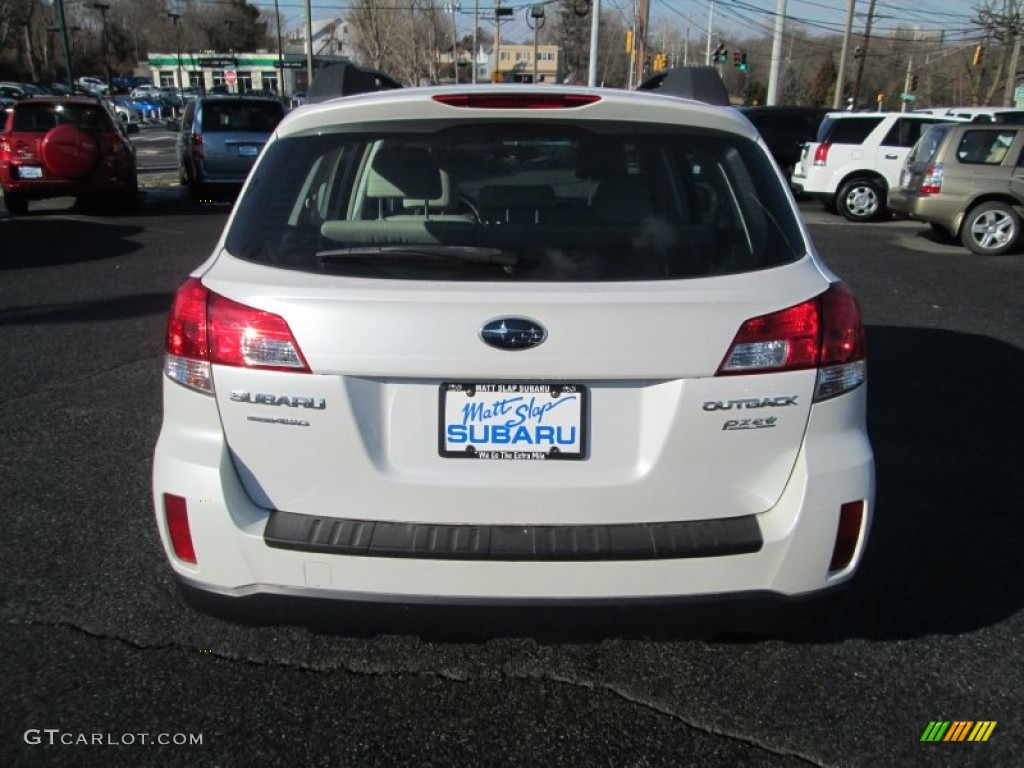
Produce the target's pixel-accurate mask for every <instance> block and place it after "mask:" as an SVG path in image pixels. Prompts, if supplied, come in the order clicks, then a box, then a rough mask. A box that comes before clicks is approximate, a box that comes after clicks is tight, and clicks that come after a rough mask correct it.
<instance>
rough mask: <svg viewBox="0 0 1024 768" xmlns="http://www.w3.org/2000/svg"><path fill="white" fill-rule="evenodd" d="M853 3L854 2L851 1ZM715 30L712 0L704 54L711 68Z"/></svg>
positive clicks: (706, 62)
mask: <svg viewBox="0 0 1024 768" xmlns="http://www.w3.org/2000/svg"><path fill="white" fill-rule="evenodd" d="M850 2H851V3H852V2H853V0H850ZM714 28H715V0H711V9H710V10H709V11H708V49H707V51H705V53H704V64H705V65H707V66H709V67H710V66H711V35H712V32H713V30H714Z"/></svg>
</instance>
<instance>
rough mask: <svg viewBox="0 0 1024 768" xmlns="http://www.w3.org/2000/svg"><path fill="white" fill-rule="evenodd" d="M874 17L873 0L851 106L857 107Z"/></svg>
mask: <svg viewBox="0 0 1024 768" xmlns="http://www.w3.org/2000/svg"><path fill="white" fill-rule="evenodd" d="M874 18H875V0H871V2H870V3H868V20H867V22H866V23H865V25H864V49H863V51H862V55H861V57H860V60H859V61H858V62H857V76H856V77H855V78H854V80H853V94H852V95H853V108H854V109H856V108H857V99H858V98H859V97H860V81H861V77H862V76H863V75H864V62H865V61H867V58H868V47H869V46H870V45H871V22H872V21H873V20H874Z"/></svg>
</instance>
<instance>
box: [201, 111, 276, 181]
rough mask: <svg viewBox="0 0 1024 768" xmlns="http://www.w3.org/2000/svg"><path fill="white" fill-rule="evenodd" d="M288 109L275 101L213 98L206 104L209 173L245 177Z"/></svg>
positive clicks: (204, 135) (204, 130)
mask: <svg viewBox="0 0 1024 768" xmlns="http://www.w3.org/2000/svg"><path fill="white" fill-rule="evenodd" d="M283 116H284V108H283V107H282V106H280V105H278V104H276V103H275V102H271V101H266V102H263V101H260V102H251V101H245V100H241V101H233V100H230V99H224V100H219V99H218V100H211V101H209V102H207V103H206V104H204V105H203V111H202V129H201V134H202V151H203V163H204V166H205V170H206V172H207V173H208V174H211V175H213V176H216V175H229V176H230V175H237V176H242V177H244V176H245V174H247V173H248V172H249V170H250V169H251V168H252V166H253V163H254V162H255V161H256V158H257V157H258V156H259V153H260V151H261V150H262V149H263V146H264V145H265V144H266V143H267V139H268V138H269V137H270V134H271V132H272V131H273V129H274V126H276V125H277V123H278V122H279V121H280V120H281V118H282V117H283Z"/></svg>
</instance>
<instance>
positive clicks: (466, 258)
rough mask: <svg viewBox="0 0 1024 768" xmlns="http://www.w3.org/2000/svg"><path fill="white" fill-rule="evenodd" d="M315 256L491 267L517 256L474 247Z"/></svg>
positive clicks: (373, 249)
mask: <svg viewBox="0 0 1024 768" xmlns="http://www.w3.org/2000/svg"><path fill="white" fill-rule="evenodd" d="M316 257H317V258H318V259H324V260H327V261H335V260H338V261H344V260H347V259H353V260H359V259H378V258H379V259H389V260H392V259H394V260H398V259H406V260H418V259H429V260H431V261H449V262H457V263H469V264H494V265H497V266H500V267H513V266H515V265H516V262H517V261H518V257H517V256H516V255H515V254H513V253H504V252H503V251H502V250H501V249H500V248H483V247H479V246H473V245H374V246H361V247H358V248H332V249H330V250H326V251H317V254H316Z"/></svg>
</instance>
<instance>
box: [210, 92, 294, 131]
mask: <svg viewBox="0 0 1024 768" xmlns="http://www.w3.org/2000/svg"><path fill="white" fill-rule="evenodd" d="M283 117H284V106H283V105H281V104H278V103H277V102H274V101H230V100H228V99H225V100H224V101H208V102H206V103H205V104H203V107H202V120H203V125H202V130H203V131H204V132H206V133H218V132H224V133H227V132H230V131H253V132H259V133H270V132H271V131H273V130H274V128H276V127H277V124H278V123H279V122H281V118H283Z"/></svg>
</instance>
